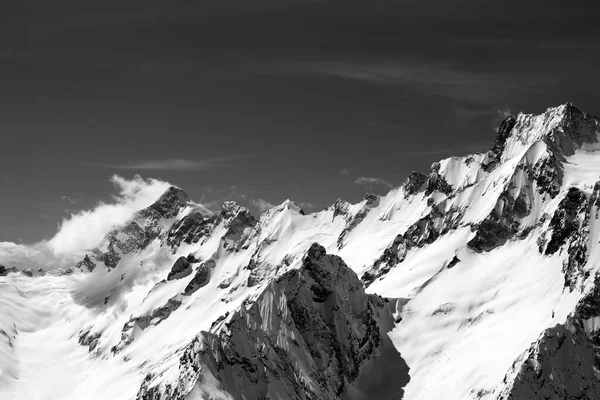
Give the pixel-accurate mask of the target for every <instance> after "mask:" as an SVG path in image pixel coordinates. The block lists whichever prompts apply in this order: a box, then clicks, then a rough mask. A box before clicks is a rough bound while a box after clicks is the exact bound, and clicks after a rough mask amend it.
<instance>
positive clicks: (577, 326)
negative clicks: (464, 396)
mask: <svg viewBox="0 0 600 400" xmlns="http://www.w3.org/2000/svg"><path fill="white" fill-rule="evenodd" d="M599 328H600V278H599V277H596V278H595V280H594V285H593V288H592V290H591V291H590V292H589V293H587V295H585V296H584V297H583V298H582V299H581V300H580V302H579V303H578V305H577V307H576V309H575V312H574V313H573V315H572V316H570V317H569V318H568V319H567V321H566V323H564V324H557V325H556V326H554V327H552V328H549V329H546V330H545V331H544V332H543V333H542V335H541V336H540V338H539V339H538V340H537V341H536V342H535V343H533V344H532V346H531V348H530V349H529V350H528V351H527V353H526V358H525V361H524V362H523V363H515V365H513V369H512V370H511V371H509V374H510V373H512V372H513V371H515V370H516V371H518V372H517V374H516V378H515V380H514V382H513V384H512V385H510V386H509V387H507V389H506V390H505V391H504V392H502V393H501V394H500V396H499V398H500V399H511V400H520V399H552V400H559V399H560V400H563V399H565V400H576V399H577V400H581V399H585V400H592V399H598V398H600V372H599V371H600V330H599Z"/></svg>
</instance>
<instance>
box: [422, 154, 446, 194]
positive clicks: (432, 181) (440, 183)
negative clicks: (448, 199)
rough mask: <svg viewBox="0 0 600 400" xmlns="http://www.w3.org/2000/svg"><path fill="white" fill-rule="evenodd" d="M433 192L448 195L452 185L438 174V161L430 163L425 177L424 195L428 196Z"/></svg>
mask: <svg viewBox="0 0 600 400" xmlns="http://www.w3.org/2000/svg"><path fill="white" fill-rule="evenodd" d="M434 192H439V193H443V194H445V195H449V194H450V193H452V186H451V185H450V184H449V183H448V182H447V181H446V178H444V176H443V175H442V174H440V163H438V162H435V163H433V164H432V165H431V172H430V173H429V176H428V177H427V182H426V186H425V195H426V196H429V195H430V194H432V193H434Z"/></svg>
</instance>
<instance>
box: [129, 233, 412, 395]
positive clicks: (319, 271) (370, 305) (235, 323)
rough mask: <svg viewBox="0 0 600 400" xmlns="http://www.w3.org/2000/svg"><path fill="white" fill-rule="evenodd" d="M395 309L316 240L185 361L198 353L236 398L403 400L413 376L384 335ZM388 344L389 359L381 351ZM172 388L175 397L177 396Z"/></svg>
mask: <svg viewBox="0 0 600 400" xmlns="http://www.w3.org/2000/svg"><path fill="white" fill-rule="evenodd" d="M390 306H391V303H388V302H387V301H386V300H384V299H382V298H380V297H378V296H375V295H367V294H365V292H364V289H363V287H362V285H361V283H360V281H359V279H358V277H357V276H356V274H354V272H352V270H350V269H349V268H348V267H347V266H346V265H345V264H344V262H343V261H342V260H341V259H340V258H339V257H337V256H331V255H327V254H326V252H325V249H324V248H323V247H321V246H320V245H317V244H313V245H312V246H311V247H310V249H309V250H308V252H307V255H306V257H305V258H304V261H303V265H302V267H301V268H300V269H298V270H292V271H290V272H288V273H285V274H284V275H282V276H281V277H280V278H279V279H277V280H276V281H275V282H273V283H271V284H270V285H268V286H267V287H266V288H265V290H264V291H263V292H262V294H261V295H260V296H259V297H258V298H257V299H256V300H253V301H252V303H251V304H249V305H248V306H246V307H244V308H242V309H240V310H239V311H237V312H236V313H234V314H233V315H232V316H231V317H230V318H228V319H227V322H225V323H224V324H220V325H218V326H217V327H216V328H215V329H214V330H212V331H211V332H205V333H204V334H203V335H204V340H205V344H204V345H203V346H201V348H200V347H199V346H198V345H197V344H196V345H194V344H192V345H191V346H190V348H188V350H186V352H185V355H184V356H183V357H182V360H184V359H185V360H198V356H200V360H202V362H201V363H202V364H204V365H206V366H207V368H208V371H209V372H210V375H212V376H215V377H217V378H218V379H219V381H220V383H221V385H222V387H223V390H225V391H226V392H228V393H229V394H230V395H231V396H232V397H233V398H234V399H259V398H273V399H275V398H277V399H339V398H343V399H362V398H365V397H364V396H374V398H383V397H378V396H388V397H386V398H398V399H400V398H401V396H402V387H403V386H404V385H405V384H406V382H407V381H408V379H409V377H408V368H407V366H406V363H405V362H404V360H402V358H401V357H400V354H398V353H397V352H394V351H393V346H391V342H390V341H389V338H388V337H387V336H386V335H385V331H386V329H389V328H390V327H391V326H392V322H391V319H392V317H391V313H390V310H389V308H390ZM192 349H195V350H194V351H191V350H192ZM384 349H385V351H386V354H385V356H384V355H381V353H379V351H382V350H384ZM388 351H389V353H388ZM199 364H200V362H199V361H195V365H196V367H194V362H192V363H190V365H189V366H188V370H187V371H188V374H182V375H183V376H186V377H187V376H188V375H189V374H190V373H195V374H196V375H197V376H198V375H200V376H198V377H197V379H198V382H202V376H201V374H202V371H200V370H199V368H198V365H199ZM180 371H181V368H180ZM386 371H387V372H386ZM205 373H207V372H205ZM392 376H393V377H392ZM185 379H186V380H187V379H188V378H185ZM176 386H179V385H176ZM165 390H166V389H165ZM169 390H170V396H173V397H169V398H179V397H177V396H179V392H177V391H174V390H173V387H171V388H170V389H169ZM156 391H157V389H156V388H152V387H144V388H143V390H142V391H141V393H140V394H139V395H138V396H139V397H138V398H141V399H146V398H153V397H149V393H153V392H156ZM163 391H164V390H163ZM391 393H393V395H391Z"/></svg>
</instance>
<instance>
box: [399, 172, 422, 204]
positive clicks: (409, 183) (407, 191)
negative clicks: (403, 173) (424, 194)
mask: <svg viewBox="0 0 600 400" xmlns="http://www.w3.org/2000/svg"><path fill="white" fill-rule="evenodd" d="M426 182H427V175H425V174H422V173H420V172H415V171H413V172H411V173H410V174H409V175H408V177H407V178H406V181H405V182H404V183H403V184H402V187H403V188H404V197H406V198H408V197H409V196H412V195H414V194H416V193H418V192H420V191H421V190H424V189H425V183H426Z"/></svg>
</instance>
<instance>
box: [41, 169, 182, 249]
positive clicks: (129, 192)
mask: <svg viewBox="0 0 600 400" xmlns="http://www.w3.org/2000/svg"><path fill="white" fill-rule="evenodd" d="M110 181H111V182H112V184H113V185H114V187H115V189H116V191H117V193H116V194H114V195H113V196H112V197H113V201H112V202H110V203H103V202H100V203H98V205H97V206H96V207H95V208H94V209H91V210H83V211H79V212H77V213H73V214H71V215H70V216H69V217H68V218H66V219H64V220H63V221H62V223H61V224H60V227H59V229H58V232H57V233H56V234H55V235H54V237H53V238H52V239H50V240H49V241H48V246H49V248H50V249H51V250H52V251H53V253H54V254H65V253H75V252H79V251H83V250H88V249H91V248H94V247H95V246H97V245H98V244H99V243H100V242H101V241H102V239H103V238H104V236H106V234H107V233H108V232H110V231H111V230H112V229H114V228H115V227H117V226H120V225H123V224H124V223H126V222H127V221H128V220H129V219H130V218H131V217H132V216H133V213H135V212H136V211H138V210H140V209H142V208H145V207H148V206H149V205H151V204H152V203H154V202H155V201H156V200H157V199H158V198H159V197H160V196H161V195H162V194H163V193H164V192H165V190H167V189H168V188H169V187H170V186H171V185H170V184H169V183H167V182H164V181H160V180H157V179H143V178H142V177H140V176H139V175H136V176H134V177H133V179H130V180H129V179H125V178H123V177H121V176H118V175H113V176H112V177H111V179H110Z"/></svg>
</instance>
